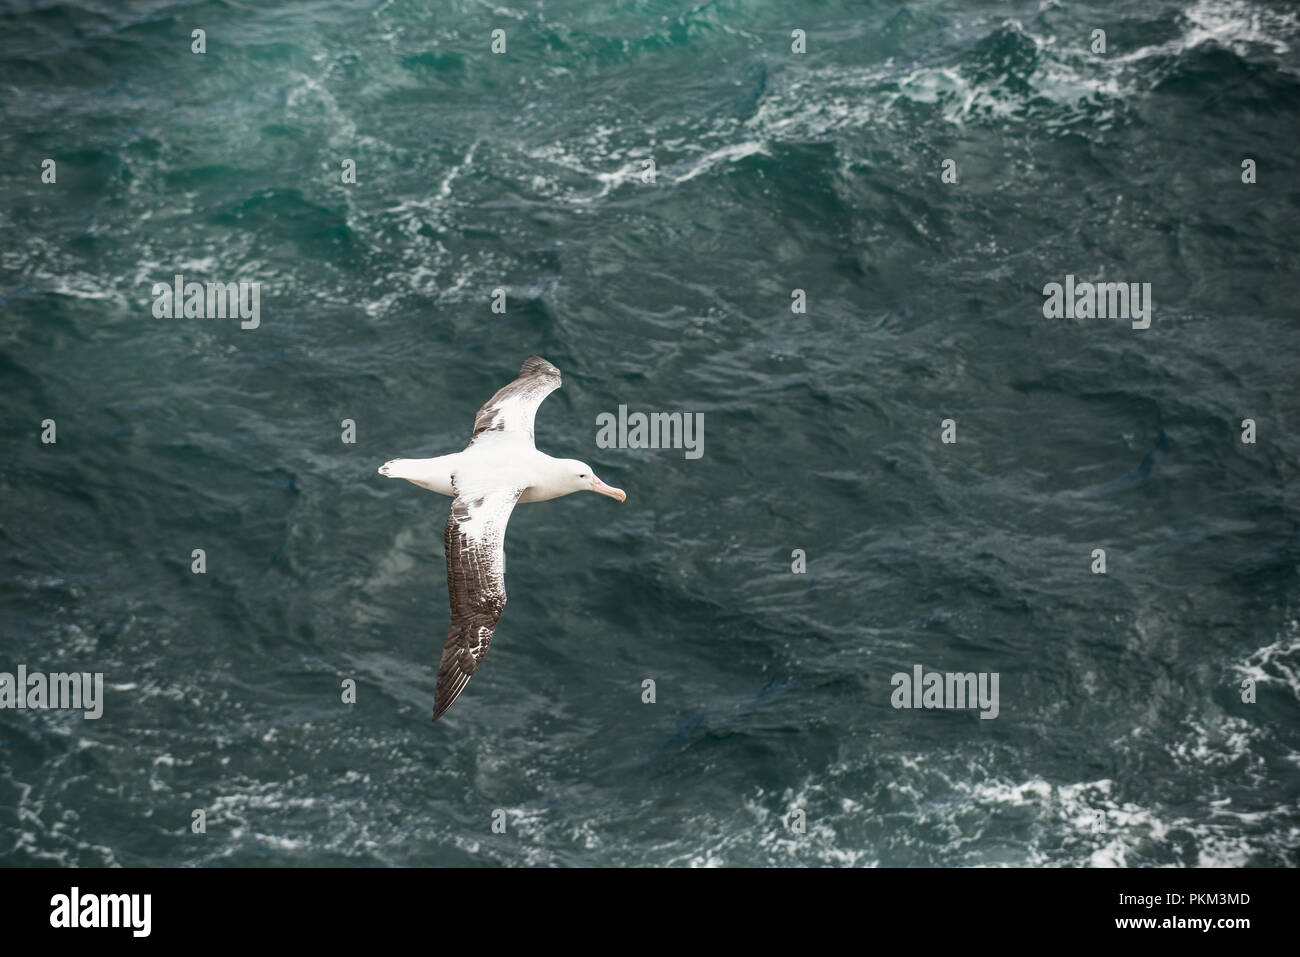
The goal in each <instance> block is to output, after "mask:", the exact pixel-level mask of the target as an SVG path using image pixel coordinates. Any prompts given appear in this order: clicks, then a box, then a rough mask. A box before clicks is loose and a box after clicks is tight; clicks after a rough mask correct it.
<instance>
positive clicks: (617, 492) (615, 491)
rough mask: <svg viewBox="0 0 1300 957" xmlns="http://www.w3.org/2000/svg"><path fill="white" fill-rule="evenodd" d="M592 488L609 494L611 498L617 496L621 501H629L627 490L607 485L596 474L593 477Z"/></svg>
mask: <svg viewBox="0 0 1300 957" xmlns="http://www.w3.org/2000/svg"><path fill="white" fill-rule="evenodd" d="M591 490H592V491H593V492H599V493H600V494H601V495H608V496H609V497H610V498H616V499H618V500H619V501H620V502H626V501H627V492H624V491H623V490H622V489H621V488H614V486H612V485H606V484H605V483H604V482H602V481H601V480H600V479H598V478H596V476H594V475H593V476H592V477H591Z"/></svg>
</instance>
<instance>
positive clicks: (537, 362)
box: [519, 356, 560, 379]
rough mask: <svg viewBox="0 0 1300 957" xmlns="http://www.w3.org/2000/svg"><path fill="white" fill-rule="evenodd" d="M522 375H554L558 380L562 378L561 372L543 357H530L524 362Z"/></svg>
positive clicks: (521, 369)
mask: <svg viewBox="0 0 1300 957" xmlns="http://www.w3.org/2000/svg"><path fill="white" fill-rule="evenodd" d="M519 374H520V375H553V376H555V377H556V378H557V379H558V378H559V376H560V370H559V369H557V368H555V366H553V365H551V364H550V363H549V362H547V361H546V360H545V359H543V358H542V357H541V356H529V357H528V358H527V359H525V360H524V364H523V365H522V366H520V368H519Z"/></svg>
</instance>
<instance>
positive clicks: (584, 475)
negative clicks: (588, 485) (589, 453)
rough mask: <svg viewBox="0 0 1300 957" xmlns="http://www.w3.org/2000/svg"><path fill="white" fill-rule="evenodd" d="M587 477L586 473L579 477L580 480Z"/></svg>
mask: <svg viewBox="0 0 1300 957" xmlns="http://www.w3.org/2000/svg"><path fill="white" fill-rule="evenodd" d="M586 477H587V473H586V472H583V473H582V474H581V475H579V476H578V478H586Z"/></svg>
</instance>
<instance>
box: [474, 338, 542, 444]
mask: <svg viewBox="0 0 1300 957" xmlns="http://www.w3.org/2000/svg"><path fill="white" fill-rule="evenodd" d="M559 387H560V370H559V369H557V368H555V366H553V365H551V364H550V363H549V362H547V361H546V360H545V359H543V358H541V356H529V357H528V358H527V359H526V360H524V365H523V368H521V369H520V370H519V377H518V378H517V379H515V380H514V381H513V382H511V383H510V384H509V385H505V386H502V387H501V388H500V389H498V390H497V394H496V395H494V396H492V398H490V399H488V400H487V402H485V403H483V408H481V409H479V410H478V415H476V416H474V437H473V438H472V439H470V444H471V445H472V444H473V443H474V441H475V439H477V438H478V437H479V436H481V435H483V434H484V433H491V432H523V433H526V434H527V435H528V441H530V442H531V441H532V440H533V418H534V416H536V415H537V407H538V406H539V405H541V404H542V400H543V399H545V398H546V397H547V396H548V395H550V394H551V393H552V392H554V391H555V390H556V389H558V388H559Z"/></svg>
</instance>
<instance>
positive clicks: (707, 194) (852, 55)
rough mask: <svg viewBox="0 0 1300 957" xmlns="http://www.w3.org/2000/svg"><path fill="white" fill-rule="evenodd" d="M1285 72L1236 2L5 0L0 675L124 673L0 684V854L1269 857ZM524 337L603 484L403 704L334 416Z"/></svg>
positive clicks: (430, 517) (477, 367)
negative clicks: (649, 442)
mask: <svg viewBox="0 0 1300 957" xmlns="http://www.w3.org/2000/svg"><path fill="white" fill-rule="evenodd" d="M194 29H202V30H204V31H205V41H206V52H204V53H202V54H198V53H194V52H192V49H191V44H192V43H193V40H192V38H191V34H192V31H193V30H194ZM497 29H500V30H503V31H504V38H505V43H506V48H505V50H504V52H502V53H493V52H492V49H491V45H492V42H493V41H492V32H493V31H494V30H497ZM795 30H803V31H805V33H806V48H805V50H804V52H802V53H796V52H793V51H792V44H793V43H794V42H795V41H794V40H793V39H792V31H795ZM1095 30H1104V31H1105V43H1106V48H1105V51H1104V52H1094V50H1093V43H1094V40H1093V36H1094V33H1093V31H1095ZM1298 119H1300V15H1298V14H1297V11H1296V10H1295V8H1294V7H1293V6H1292V5H1291V4H1289V3H1284V2H1270V0H1150V2H1146V0H1144V2H1137V0H1127V2H1122V3H1074V2H1064V0H1060V2H1058V0H1045V2H1039V0H1032V2H1028V0H1011V2H996V3H995V2H958V0H920V2H912V3H905V4H898V3H885V2H833V0H832V2H819V3H813V2H809V0H797V2H796V0H780V2H777V0H755V2H743V0H730V2H726V0H719V2H685V0H620V2H593V0H559V2H557V0H546V2H541V0H529V2H519V3H506V2H501V3H490V2H468V0H461V2H452V3H435V2H413V0H382V2H350V0H348V2H343V0H327V2H313V3H257V4H251V3H214V2H197V3H186V4H181V3H176V2H174V0H155V2H148V3H143V2H142V3H122V4H118V3H107V2H89V0H68V2H34V3H29V2H20V3H4V4H0V440H2V441H0V541H2V543H3V550H2V551H0V671H6V672H14V671H16V669H17V668H18V666H19V665H23V666H25V667H26V668H27V669H28V670H29V671H39V672H62V671H84V672H102V673H103V675H104V713H103V716H102V717H101V718H99V719H98V720H87V719H86V718H84V717H83V715H82V714H81V713H79V712H71V711H66V710H64V711H60V710H38V709H27V710H17V709H3V710H0V863H2V864H5V865H10V866H15V865H16V866H31V865H35V866H60V865H64V866H66V865H79V866H119V865H121V866H130V865H170V866H224V865H274V866H311V865H338V864H342V865H361V866H388V865H470V866H474V865H484V866H498V865H504V866H523V865H543V866H571V865H596V866H629V865H656V866H658V865H667V866H741V865H749V866H753V865H794V866H808V865H813V866H816V865H832V866H835V865H852V866H877V865H878V866H920V865H944V866H1006V865H1010V866H1016V865H1043V866H1206V865H1231V866H1238V865H1272V866H1279V865H1281V866H1295V865H1296V864H1297V863H1300V852H1298V851H1297V848H1300V486H1298V485H1297V479H1296V475H1297V471H1296V470H1297V465H1300V439H1298V438H1297V429H1300V401H1298V400H1297V395H1296V386H1297V381H1298V377H1297V359H1296V357H1297V355H1298V354H1300V313H1298V311H1297V310H1298V304H1300V280H1298V279H1297V276H1298V275H1300V272H1298V270H1300V252H1298V249H1300V245H1298V242H1297V241H1298V240H1300V181H1298V179H1297V156H1298V155H1300V150H1298V149H1297V147H1298V146H1300V124H1298V123H1297V120H1298ZM46 159H53V160H54V161H55V167H54V170H55V181H54V182H52V183H50V182H43V181H42V168H43V166H42V164H43V161H44V160H46ZM647 159H653V161H654V172H655V175H654V178H653V182H647V181H646V179H647V177H645V176H643V172H644V170H645V161H646V160H647ZM1247 159H1250V160H1253V161H1254V163H1255V176H1256V181H1255V182H1254V183H1244V182H1243V168H1242V163H1243V161H1244V160H1247ZM345 160H352V161H354V162H355V170H356V176H355V179H356V181H355V183H345V182H343V177H342V173H341V170H342V166H343V163H344V161H345ZM947 160H951V161H952V163H951V164H947V168H949V169H951V170H952V172H953V173H954V174H955V180H956V181H955V182H945V181H944V178H943V172H944V169H945V161H947ZM949 178H952V177H949ZM178 273H179V274H183V275H184V276H185V277H186V278H187V279H189V280H194V281H200V282H241V281H245V282H259V283H261V284H262V285H261V287H260V295H261V298H260V316H259V319H260V324H259V325H258V327H257V328H255V329H243V328H241V327H240V322H239V320H238V319H231V318H226V319H222V318H211V319H201V318H188V319H186V318H171V319H168V318H156V317H155V316H154V314H153V308H154V301H155V296H154V295H153V292H152V287H153V284H155V283H159V282H166V283H170V282H171V281H172V278H173V276H174V275H176V274H178ZM1067 276H1073V277H1075V279H1076V280H1077V281H1078V282H1083V281H1085V280H1087V281H1105V282H1133V283H1138V284H1143V283H1149V284H1150V300H1149V301H1150V303H1151V305H1152V311H1151V323H1150V327H1149V328H1146V329H1135V328H1133V325H1132V323H1131V322H1129V321H1125V320H1120V319H1099V318H1046V317H1045V315H1044V300H1045V295H1044V287H1045V286H1046V285H1047V284H1049V283H1053V282H1057V283H1065V282H1066V277H1067ZM498 289H500V290H503V291H504V295H505V300H504V301H505V303H506V310H505V312H504V313H501V312H494V311H493V308H492V302H493V295H494V292H493V291H494V290H498ZM796 289H798V290H803V292H804V295H805V296H806V305H807V308H806V311H804V312H795V311H793V310H792V293H793V291H794V290H796ZM530 353H537V354H540V355H542V356H544V357H545V358H547V359H549V360H550V361H552V362H554V363H555V364H556V365H557V366H559V367H560V369H561V370H562V371H563V374H564V377H565V379H564V382H565V384H564V388H563V389H561V390H560V391H559V392H557V393H555V394H554V395H552V396H551V397H550V398H549V399H547V401H546V402H545V404H544V405H543V406H542V407H541V410H540V412H539V414H538V418H537V438H538V444H539V447H541V448H542V449H543V450H545V451H548V452H550V453H552V454H554V455H558V456H564V457H576V458H581V459H584V460H585V461H587V462H590V463H591V464H592V466H593V467H594V468H595V469H596V471H597V473H598V474H599V475H600V476H601V477H602V478H603V479H605V480H606V481H607V482H609V483H611V484H613V485H617V486H619V487H621V488H624V489H626V490H627V492H628V500H627V502H626V503H625V504H621V505H620V504H618V503H616V502H613V501H610V500H608V499H605V498H600V497H597V496H591V495H577V496H571V497H568V498H564V499H560V500H557V501H553V502H548V503H545V504H539V505H526V506H520V507H519V508H517V509H516V510H515V512H514V514H513V516H512V518H511V521H510V526H509V534H508V536H507V540H506V553H507V556H508V563H509V572H508V575H507V586H508V589H509V597H510V601H509V605H508V607H507V608H506V610H505V613H504V615H503V617H502V619H501V622H500V625H499V626H498V629H497V632H496V638H495V640H494V642H493V644H492V648H491V651H490V653H489V654H488V655H487V657H486V659H485V660H484V663H483V665H482V666H481V668H480V670H479V672H478V673H477V674H476V676H475V678H474V680H473V681H472V682H471V683H470V685H469V687H468V689H467V690H466V692H465V693H464V695H462V697H461V698H460V699H459V701H458V702H457V703H456V705H455V707H453V708H452V709H451V711H450V712H449V713H448V714H447V716H446V717H444V718H443V719H441V720H440V721H438V722H437V723H431V722H430V714H431V711H432V704H433V684H434V681H433V676H434V669H435V667H436V663H437V660H438V655H439V651H440V648H441V645H442V640H443V636H444V634H445V631H446V627H447V619H448V610H447V595H446V586H445V579H444V565H443V556H442V551H443V549H442V530H443V523H444V521H445V518H446V514H447V506H448V500H447V499H445V498H442V497H439V496H436V495H433V494H432V493H429V492H426V491H423V490H421V489H418V488H416V487H414V486H412V485H409V484H407V483H404V482H396V481H391V480H388V479H385V478H383V477H382V476H379V475H377V474H376V471H375V470H376V467H377V466H378V465H380V464H381V463H383V462H384V461H386V460H388V459H391V458H395V457H418V456H430V455H436V454H442V453H445V452H451V451H456V450H459V449H460V448H461V447H462V446H463V444H464V442H465V441H466V440H467V438H468V436H469V433H470V429H471V425H472V422H473V416H474V412H475V410H476V409H477V408H478V406H479V405H480V404H481V403H482V402H483V401H484V400H486V399H487V397H488V396H490V395H491V394H492V392H493V391H494V390H495V389H497V388H498V387H499V386H501V385H503V384H504V383H505V382H507V381H508V380H509V379H511V378H512V377H513V376H514V374H515V372H516V370H517V369H518V367H519V365H520V364H521V363H522V361H523V360H524V359H525V358H526V357H527V356H528V355H529V354H530ZM620 405H624V406H626V407H627V408H628V410H629V411H643V412H678V411H680V412H689V413H702V414H703V421H704V426H705V427H704V445H703V455H702V456H701V457H699V458H687V456H686V455H685V452H684V450H682V449H662V448H661V449H641V448H602V447H600V445H598V443H597V440H596V438H597V427H596V419H597V417H598V416H599V415H601V414H602V413H606V412H617V410H618V408H619V406H620ZM345 419H351V420H353V422H354V423H355V430H356V441H355V442H354V443H345V442H343V441H342V439H341V434H342V426H341V423H342V422H343V420H345ZM947 419H951V420H952V425H953V427H954V428H955V438H956V441H955V442H952V443H948V442H945V441H943V425H942V423H943V422H944V420H947ZM1243 419H1252V420H1253V421H1254V423H1255V432H1256V434H1255V439H1256V440H1255V442H1254V443H1246V442H1243V441H1242V435H1243V426H1242V420H1243ZM46 420H52V421H53V422H54V428H55V436H54V437H55V439H56V441H55V442H53V443H49V442H45V441H43V440H42V435H43V433H45V432H46V431H47V427H46V426H44V425H43V424H42V423H44V422H45V421H46ZM1098 548H1100V549H1104V550H1105V556H1106V571H1105V573H1104V574H1098V573H1094V571H1093V567H1094V564H1095V561H1094V558H1093V554H1094V550H1095V549H1098ZM194 549H203V550H204V554H205V561H206V571H205V573H203V574H195V573H194V572H193V571H192V561H193V559H192V554H193V550H194ZM796 550H802V553H803V555H804V561H805V562H806V571H804V572H803V573H799V572H796V571H794V570H793V568H794V566H795V565H796V556H795V552H796ZM917 665H920V666H922V668H923V669H924V670H926V671H938V672H958V673H966V672H976V673H987V674H992V673H996V674H997V675H998V676H999V686H998V687H999V702H998V713H997V717H996V718H992V719H983V718H981V717H980V713H979V711H978V710H974V709H970V708H967V709H902V708H895V707H894V706H893V701H892V696H893V692H894V682H893V677H892V676H894V675H895V674H898V673H903V674H911V673H912V670H913V668H914V667H915V666H917ZM346 679H351V680H352V681H354V682H355V683H356V689H357V690H356V701H355V703H353V704H345V703H344V702H343V701H342V700H341V697H342V695H341V685H342V682H344V681H345V680H346ZM647 679H650V680H653V681H654V682H655V686H654V687H655V701H654V702H653V703H645V702H643V700H642V694H643V692H642V688H643V682H645V681H646V680H647ZM1243 682H1249V683H1253V684H1243ZM1247 687H1253V689H1254V700H1253V701H1244V700H1243V697H1250V695H1247V694H1245V689H1246V688H1247ZM196 810H202V811H203V812H204V816H205V822H206V831H205V833H194V830H193V828H192V821H193V820H194V817H193V815H194V812H195V811H196ZM494 821H496V822H503V823H504V832H503V833H501V832H499V828H498V830H495V831H494V829H493V823H494Z"/></svg>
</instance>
